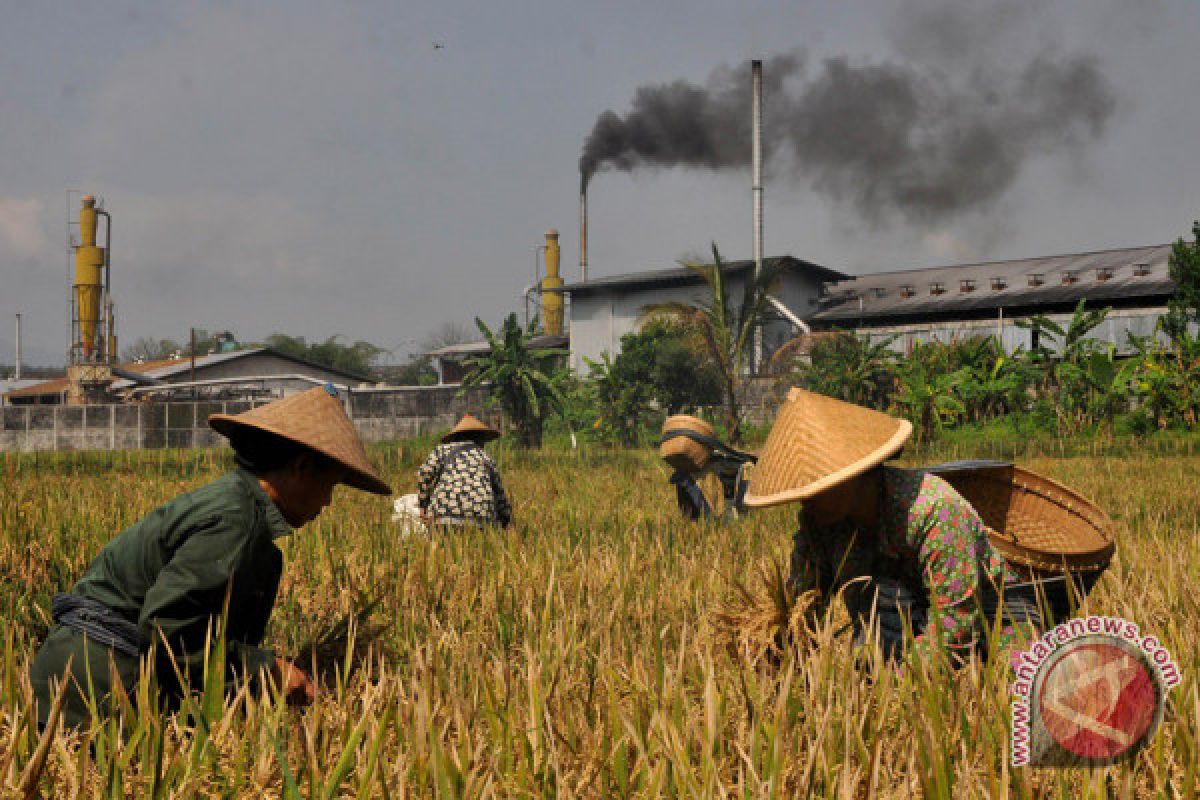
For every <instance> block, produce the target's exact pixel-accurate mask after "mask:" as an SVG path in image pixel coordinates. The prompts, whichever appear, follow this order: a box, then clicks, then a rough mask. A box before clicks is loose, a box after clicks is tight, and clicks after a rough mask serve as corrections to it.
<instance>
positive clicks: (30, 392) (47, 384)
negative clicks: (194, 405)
mask: <svg viewBox="0 0 1200 800" xmlns="http://www.w3.org/2000/svg"><path fill="white" fill-rule="evenodd" d="M204 358H207V356H197V357H196V363H197V364H199V363H200V361H201V360H202V359H204ZM189 363H191V362H190V360H189V359H180V358H163V359H158V360H156V361H143V362H140V363H139V362H136V361H131V362H128V363H125V364H117V365H116V366H117V367H119V368H120V369H124V370H128V371H129V372H136V373H138V374H140V375H149V374H150V373H152V372H155V371H158V370H161V369H164V368H167V367H169V366H170V365H172V364H189ZM119 382H121V383H124V384H126V385H128V386H132V385H133V383H132V382H131V381H127V380H122V381H119ZM66 390H67V378H66V376H65V375H64V376H63V377H61V378H51V379H50V380H48V381H38V382H37V383H34V384H33V385H29V386H23V387H22V388H20V389H15V390H13V391H11V392H9V393H8V394H6V395H5V397H10V398H11V397H41V396H43V395H50V394H62V393H63V392H65V391H66Z"/></svg>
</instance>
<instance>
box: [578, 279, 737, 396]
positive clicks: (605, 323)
mask: <svg viewBox="0 0 1200 800" xmlns="http://www.w3.org/2000/svg"><path fill="white" fill-rule="evenodd" d="M737 286H738V291H741V281H738V282H737ZM705 291H706V290H705V287H703V286H667V287H658V288H650V289H637V288H636V287H635V288H632V289H621V288H619V287H618V288H614V290H613V291H603V292H588V293H587V294H582V295H572V296H571V368H572V369H574V370H575V371H576V372H577V373H579V374H581V375H586V374H587V373H588V365H587V362H586V361H585V360H584V359H585V358H588V359H591V360H593V361H599V360H600V358H601V355H602V354H603V353H605V352H607V353H609V354H610V355H613V356H615V355H616V354H617V353H619V352H620V351H621V337H622V336H624V335H625V334H627V333H632V332H633V331H636V330H637V328H638V323H639V322H640V321H641V319H642V309H643V308H644V307H646V306H648V305H653V304H655V303H670V302H676V301H680V302H685V303H694V302H699V301H701V300H703V299H704V297H705Z"/></svg>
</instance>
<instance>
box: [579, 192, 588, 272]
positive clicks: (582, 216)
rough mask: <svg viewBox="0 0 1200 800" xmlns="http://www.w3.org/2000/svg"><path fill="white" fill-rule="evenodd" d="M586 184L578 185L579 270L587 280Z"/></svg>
mask: <svg viewBox="0 0 1200 800" xmlns="http://www.w3.org/2000/svg"><path fill="white" fill-rule="evenodd" d="M587 267H588V262H587V185H586V184H584V185H582V186H580V187H579V272H580V275H581V276H582V278H581V280H583V281H584V282H585V283H586V282H587Z"/></svg>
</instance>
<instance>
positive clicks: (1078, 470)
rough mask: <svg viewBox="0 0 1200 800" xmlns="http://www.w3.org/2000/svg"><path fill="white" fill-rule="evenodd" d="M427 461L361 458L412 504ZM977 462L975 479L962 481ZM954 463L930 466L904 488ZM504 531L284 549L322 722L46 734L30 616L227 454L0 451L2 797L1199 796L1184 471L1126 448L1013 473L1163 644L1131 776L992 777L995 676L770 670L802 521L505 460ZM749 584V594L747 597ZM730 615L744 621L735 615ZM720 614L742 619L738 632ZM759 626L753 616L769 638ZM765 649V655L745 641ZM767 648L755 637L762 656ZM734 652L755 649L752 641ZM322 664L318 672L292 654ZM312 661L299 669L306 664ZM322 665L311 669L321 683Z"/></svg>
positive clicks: (291, 610) (237, 697)
mask: <svg viewBox="0 0 1200 800" xmlns="http://www.w3.org/2000/svg"><path fill="white" fill-rule="evenodd" d="M424 452H425V448H424V447H422V446H418V445H416V444H413V443H407V444H402V445H392V446H387V447H381V448H376V449H374V450H373V452H372V456H373V458H374V460H375V462H376V463H377V464H379V465H381V466H382V468H383V469H382V471H383V473H384V474H385V477H387V478H388V479H390V480H391V481H392V482H393V484H394V485H395V486H396V487H397V488H398V489H399V490H400V491H401V492H404V491H412V487H413V473H414V470H415V467H416V465H417V463H418V462H419V459H420V458H421V457H422V456H423V455H424ZM974 454H975V453H972V455H974ZM955 455H965V454H956V453H949V452H926V453H921V454H916V455H910V456H909V458H908V460H909V461H910V462H913V461H916V462H922V463H931V462H933V461H935V460H940V459H942V458H943V457H952V456H955ZM497 458H498V461H499V463H500V466H501V468H502V470H503V472H504V475H505V480H506V483H507V485H508V489H509V492H510V494H511V496H512V498H513V500H514V512H515V519H516V524H515V526H514V527H513V528H512V529H510V530H508V531H484V532H462V533H459V534H457V535H455V536H453V537H450V538H441V539H435V540H430V539H428V538H425V537H402V536H400V535H398V532H397V528H396V527H395V525H394V524H393V523H391V522H390V512H391V509H390V506H389V504H388V503H387V502H386V501H384V500H382V499H379V498H373V497H370V496H367V495H364V494H360V493H355V492H351V491H347V490H344V489H339V491H338V494H337V495H336V498H335V502H334V504H333V505H332V506H331V507H330V508H329V509H328V510H327V511H326V513H325V514H324V515H323V516H322V517H321V518H320V519H319V520H317V521H316V522H315V523H313V524H312V525H310V526H309V527H308V528H307V529H304V530H302V531H300V532H298V533H297V534H296V535H294V536H293V537H291V538H290V539H289V540H285V541H284V543H283V548H284V553H285V569H284V579H283V584H282V586H281V589H280V600H279V603H278V605H277V606H276V609H275V614H274V616H273V618H272V623H271V628H270V630H269V632H268V641H267V644H268V645H269V646H272V647H275V648H276V649H277V650H279V651H281V652H283V653H285V654H290V655H296V656H298V657H299V659H300V660H301V662H303V663H305V664H306V665H308V666H309V667H310V668H314V667H315V669H316V671H317V672H319V673H320V694H319V697H318V700H317V703H316V705H315V706H313V707H311V708H309V709H306V710H304V711H294V710H289V709H288V708H286V707H285V705H284V704H283V703H282V701H281V700H280V699H279V698H278V697H277V696H275V695H273V694H271V693H270V692H259V693H254V692H248V691H246V690H245V689H244V688H243V689H240V690H238V691H234V692H232V693H230V694H228V695H226V694H225V693H223V692H221V691H220V689H219V687H217V686H210V687H209V690H208V691H207V692H206V693H205V694H204V695H202V696H199V697H197V698H196V699H195V701H194V702H193V703H192V704H191V705H190V706H188V707H187V708H185V709H184V711H183V712H181V713H179V714H178V715H166V714H163V713H160V712H158V711H156V710H155V708H154V706H153V703H152V702H151V697H152V695H151V693H150V691H149V687H147V686H142V687H139V691H137V692H135V693H134V694H135V697H134V698H133V701H132V702H133V706H132V707H131V708H130V709H129V710H128V712H127V713H126V714H125V715H123V716H121V717H119V718H114V719H110V720H109V721H107V722H106V723H105V724H103V725H100V726H96V727H95V728H94V729H92V730H89V731H85V732H83V733H74V734H69V735H68V734H66V733H64V732H62V731H57V732H55V733H54V735H52V736H47V737H45V738H44V739H42V738H39V734H38V731H37V726H36V723H35V722H34V721H33V720H32V719H31V717H30V709H29V686H28V681H27V679H26V669H27V665H28V661H29V659H30V658H31V655H32V652H33V649H34V647H35V646H36V644H37V642H38V641H39V640H40V637H41V636H43V635H44V633H45V631H46V629H47V626H48V621H49V620H48V616H49V614H48V612H49V601H50V597H51V595H52V594H54V593H55V592H57V591H63V590H65V589H67V588H69V586H70V585H71V584H72V583H73V581H74V580H75V579H76V578H77V577H78V576H79V575H80V574H81V573H82V572H83V570H84V569H85V567H86V565H87V564H88V562H89V560H90V559H91V558H92V556H93V555H94V554H95V553H96V551H97V550H98V549H99V548H100V546H101V545H102V544H103V543H104V542H105V541H106V540H107V539H108V538H109V537H111V536H112V535H113V534H114V533H116V532H117V531H119V530H121V529H122V528H124V527H125V526H126V525H128V524H130V523H132V522H134V521H136V520H137V519H138V518H139V517H140V516H142V515H143V514H144V513H145V512H147V511H149V510H150V509H151V508H152V507H154V506H155V505H156V504H158V503H160V502H162V501H165V500H167V499H169V498H171V497H173V496H174V495H176V494H178V493H180V492H182V491H185V490H187V489H190V488H192V487H195V486H198V485H200V484H202V483H204V482H207V481H208V480H211V479H212V478H215V477H216V476H218V475H219V474H221V473H222V472H223V471H224V470H225V469H227V468H228V467H229V465H230V461H229V460H228V459H227V457H226V455H225V454H224V453H223V452H220V451H200V452H188V451H159V452H142V453H93V454H57V455H47V454H41V455H34V454H27V455H15V454H7V455H0V481H2V487H3V488H2V490H0V608H2V610H3V613H4V618H5V619H6V620H7V624H6V625H5V628H4V632H3V634H2V635H3V637H4V650H3V659H2V662H0V783H2V784H3V787H4V788H3V791H4V792H6V793H10V794H13V795H15V796H26V797H30V796H37V795H38V794H39V793H40V795H41V796H43V797H52V798H77V797H95V796H109V797H154V798H160V797H162V798H165V797H179V798H182V797H267V798H276V797H308V798H316V797H321V798H333V797H359V798H362V797H384V798H401V797H438V798H449V797H484V798H490V797H495V798H526V797H556V798H575V797H581V798H593V797H595V798H599V797H639V798H643V797H644V798H649V797H688V798H691V797H744V798H757V797H781V798H793V797H857V798H867V797H1018V798H1025V797H1062V798H1077V797H1095V798H1100V797H1195V796H1197V794H1198V793H1200V684H1198V683H1197V681H1196V676H1197V674H1198V673H1200V493H1198V492H1197V490H1196V486H1197V485H1198V483H1200V460H1197V459H1196V458H1195V457H1193V456H1192V455H1191V453H1190V452H1186V451H1178V452H1175V451H1172V449H1171V448H1163V449H1161V451H1160V452H1150V451H1148V450H1146V449H1144V448H1139V447H1137V446H1128V445H1120V444H1119V443H1118V444H1116V445H1113V446H1112V447H1110V448H1107V449H1106V448H1104V447H1092V448H1090V450H1088V449H1087V448H1084V452H1082V453H1079V452H1077V453H1075V454H1071V455H1068V454H1066V451H1065V450H1063V451H1062V452H1061V453H1050V454H1038V453H1028V452H1027V453H1024V454H1022V455H1021V456H1019V458H1018V460H1019V461H1020V463H1023V464H1025V465H1026V466H1029V467H1030V468H1032V469H1034V470H1037V471H1039V472H1042V473H1045V474H1047V475H1049V476H1051V477H1053V478H1056V479H1058V480H1061V481H1063V482H1065V483H1067V484H1068V485H1071V486H1073V487H1075V488H1077V489H1079V490H1080V491H1082V492H1083V493H1084V494H1086V495H1088V496H1090V497H1091V498H1093V499H1094V500H1096V501H1097V502H1098V503H1099V504H1100V505H1102V506H1103V507H1104V508H1106V509H1108V510H1109V511H1110V513H1112V514H1113V515H1114V517H1116V518H1117V520H1118V522H1119V523H1120V526H1121V534H1120V540H1119V546H1118V555H1117V559H1116V561H1115V562H1114V564H1113V566H1112V567H1111V568H1110V570H1109V572H1108V573H1107V574H1106V575H1105V577H1104V578H1103V579H1102V580H1101V582H1100V584H1099V586H1098V587H1097V589H1096V590H1095V591H1094V592H1093V594H1092V595H1091V597H1090V599H1089V610H1091V611H1093V612H1096V613H1102V614H1108V615H1114V616H1122V617H1127V618H1129V619H1131V620H1134V621H1136V622H1138V623H1140V624H1141V626H1142V627H1143V628H1144V629H1145V630H1146V631H1148V632H1153V633H1155V634H1157V635H1158V636H1159V637H1160V638H1161V640H1162V641H1163V643H1164V644H1165V645H1166V646H1167V647H1168V648H1170V650H1171V652H1172V654H1173V655H1174V657H1175V660H1176V662H1177V663H1178V664H1179V666H1180V668H1181V670H1182V672H1183V676H1184V680H1183V683H1182V684H1181V685H1180V686H1178V687H1176V688H1175V689H1174V690H1173V691H1172V692H1171V693H1170V695H1169V705H1168V711H1167V717H1166V721H1165V723H1164V725H1163V727H1162V728H1161V729H1160V731H1159V734H1158V736H1157V737H1156V739H1155V740H1154V742H1153V743H1152V744H1151V745H1150V746H1149V747H1148V748H1147V749H1145V750H1143V751H1142V752H1141V753H1140V754H1139V755H1138V757H1137V758H1136V760H1135V761H1134V762H1133V763H1132V764H1128V765H1121V766H1114V767H1107V768H1097V769H1091V770H1089V769H1064V770H1049V769H1026V768H1021V769H1014V768H1011V767H1009V766H1008V763H1009V751H1008V738H1009V713H1010V712H1009V709H1010V695H1009V693H1008V691H1009V683H1008V678H1009V676H1008V666H1007V664H1006V663H1005V662H1004V661H1003V660H1000V659H997V660H995V661H993V662H992V663H991V664H988V665H983V664H980V663H971V664H969V665H968V666H967V667H966V668H964V669H962V670H960V671H958V672H949V671H947V670H946V669H945V668H944V667H942V666H940V665H937V664H931V665H919V666H918V667H917V668H915V669H913V670H912V671H906V672H905V673H904V674H903V675H898V674H897V673H896V672H894V671H893V670H890V669H878V670H875V671H868V670H866V669H864V668H861V667H859V666H856V664H855V659H854V656H853V654H852V652H851V648H850V642H849V637H848V636H847V635H846V634H845V633H844V632H843V631H842V624H843V622H844V620H843V619H840V618H839V617H838V615H836V614H835V615H833V616H831V617H829V618H825V619H820V620H817V623H816V625H815V627H814V628H812V629H811V630H808V631H806V636H807V642H808V644H807V646H802V647H790V648H787V649H785V650H784V651H783V652H768V651H767V648H766V647H765V645H764V646H759V647H756V646H755V642H756V641H759V643H760V644H762V641H761V640H762V637H763V636H765V635H766V634H767V633H769V620H768V621H765V622H764V621H761V620H760V623H761V624H760V625H759V627H758V628H757V629H755V628H754V626H753V625H752V624H750V621H747V625H748V626H749V627H748V628H747V630H748V633H747V634H746V635H745V636H744V637H742V639H741V640H740V641H739V640H738V638H737V637H736V636H731V634H730V631H729V619H730V611H731V609H732V610H734V611H735V612H736V611H737V610H738V609H739V608H741V610H742V611H745V608H744V606H739V603H744V599H745V597H746V596H747V594H748V595H749V596H754V597H760V604H766V605H765V606H764V607H766V608H768V609H769V608H770V604H769V600H768V593H769V590H770V589H771V583H772V581H771V580H770V579H769V578H770V576H771V575H773V574H775V569H776V567H777V566H778V567H780V568H781V567H782V565H783V564H784V563H785V559H786V555H787V552H788V547H789V544H790V531H791V529H792V527H793V525H792V523H793V521H794V516H793V515H794V510H787V509H784V510H772V511H768V512H760V513H756V514H754V515H753V516H751V517H749V518H747V519H743V520H740V521H737V522H735V523H734V524H731V525H729V526H727V527H718V526H710V525H701V524H694V523H687V522H684V521H683V520H682V519H680V517H679V516H678V515H677V513H676V511H675V508H674V500H673V495H672V494H671V493H670V491H669V487H668V486H667V483H666V479H667V470H666V467H665V466H663V465H661V464H660V463H659V462H658V461H657V460H656V458H655V456H654V454H653V453H652V452H650V451H612V450H603V449H586V448H585V449H582V450H575V451H572V450H566V449H563V450H559V449H547V450H545V451H543V452H540V453H532V454H523V453H516V452H513V451H509V450H505V449H500V450H499V451H498V455H497ZM763 576H767V578H764V577H763ZM739 598H741V599H740V600H739ZM735 616H736V614H735ZM768 616H769V615H768ZM756 631H757V632H756ZM760 634H762V635H760ZM756 636H758V637H759V638H758V639H757V640H756V638H755V637H756ZM314 643H315V646H314ZM302 648H304V649H306V650H307V653H306V654H303V655H302V654H301V653H300V650H301V649H302ZM314 661H315V662H316V663H315V664H314Z"/></svg>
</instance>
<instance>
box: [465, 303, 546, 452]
mask: <svg viewBox="0 0 1200 800" xmlns="http://www.w3.org/2000/svg"><path fill="white" fill-rule="evenodd" d="M475 325H476V326H477V327H478V328H479V332H480V333H482V334H483V336H484V339H485V340H486V341H487V343H488V352H487V353H486V354H484V355H481V356H475V357H472V358H469V359H467V360H466V363H467V364H468V365H469V366H470V367H471V368H472V369H471V372H470V373H468V374H467V376H466V377H465V378H464V379H463V382H462V385H463V387H464V388H466V387H470V386H487V387H488V389H489V393H490V395H491V402H493V403H496V404H498V405H499V406H500V408H501V410H502V411H503V412H504V416H505V417H506V418H507V419H508V420H509V422H511V423H512V425H513V427H514V428H515V429H516V433H517V443H518V444H519V445H520V446H522V447H540V446H541V443H542V427H543V425H544V424H545V421H546V419H547V418H548V417H549V415H550V414H551V413H554V412H556V411H561V409H562V407H563V403H564V400H563V395H562V392H561V391H560V390H559V379H560V376H559V375H558V373H557V371H556V368H557V364H558V363H559V360H560V359H562V358H565V357H566V355H567V351H566V350H559V349H544V350H534V349H532V348H531V347H530V346H529V340H530V339H532V338H533V336H534V334H535V332H536V330H537V320H536V319H535V320H533V321H532V322H531V323H530V325H529V328H528V330H522V329H521V324H520V323H519V322H517V315H516V314H515V313H513V314H509V315H508V316H507V317H506V318H505V319H504V324H503V325H502V326H501V328H500V330H499V331H498V332H497V333H493V332H492V329H491V328H489V327H488V326H487V325H486V324H485V323H484V322H483V320H481V319H479V317H476V318H475Z"/></svg>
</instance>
